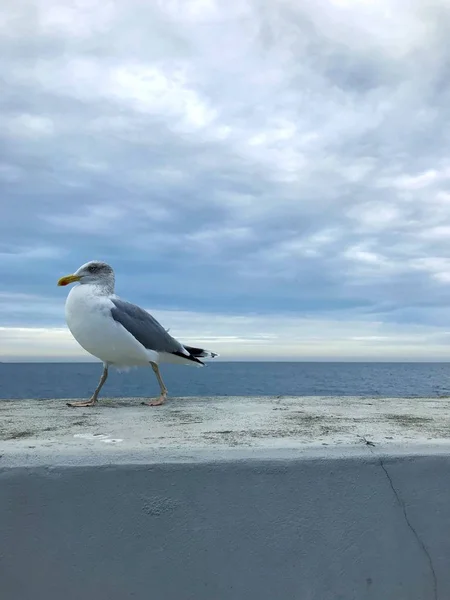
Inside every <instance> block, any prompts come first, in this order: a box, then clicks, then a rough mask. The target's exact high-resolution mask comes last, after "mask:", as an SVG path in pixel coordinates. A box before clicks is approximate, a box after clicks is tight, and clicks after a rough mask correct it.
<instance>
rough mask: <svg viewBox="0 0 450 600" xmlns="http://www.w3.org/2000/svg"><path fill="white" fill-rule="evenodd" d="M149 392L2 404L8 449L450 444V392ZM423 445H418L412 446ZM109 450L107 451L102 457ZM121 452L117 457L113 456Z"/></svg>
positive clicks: (41, 457) (141, 452)
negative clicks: (81, 401)
mask: <svg viewBox="0 0 450 600" xmlns="http://www.w3.org/2000/svg"><path fill="white" fill-rule="evenodd" d="M140 402H141V400H140V399H126V400H118V399H102V400H101V402H100V403H99V404H98V405H97V406H96V407H94V408H84V409H75V408H68V407H67V406H66V402H65V401H64V400H39V401H35V400H29V401H23V400H18V401H14V400H11V401H3V402H0V454H3V455H4V459H3V460H4V461H5V460H8V464H12V463H13V462H14V460H15V457H16V458H17V461H18V463H17V464H19V465H21V464H23V461H24V460H25V462H26V464H28V465H30V464H36V463H42V461H44V464H45V463H46V461H49V464H52V465H55V464H70V461H69V463H67V461H68V460H69V458H70V456H72V455H73V456H74V457H76V459H77V461H79V460H81V457H83V456H84V457H86V460H87V461H89V462H92V461H95V460H96V459H98V460H100V462H102V461H103V460H108V458H111V459H112V460H114V461H117V460H119V461H120V460H121V456H123V457H124V458H125V460H126V461H129V460H130V455H135V456H136V460H137V461H138V462H140V461H141V460H144V461H148V460H150V461H152V460H153V459H154V458H155V457H156V460H159V457H160V455H163V456H164V457H168V456H169V455H173V456H174V457H175V458H176V459H177V460H178V459H179V458H180V456H183V455H186V456H191V455H192V452H194V453H196V454H198V455H199V456H201V455H204V456H206V457H208V456H210V455H211V452H215V453H216V455H217V454H220V453H221V452H222V453H223V454H226V455H228V454H229V455H236V454H238V455H251V454H252V452H253V451H254V450H257V449H260V450H261V451H267V452H268V456H269V457H273V453H274V451H275V450H277V451H281V450H283V449H287V450H289V449H292V448H295V449H296V450H297V451H302V450H304V449H308V451H310V450H311V449H312V448H313V449H315V450H316V452H319V451H321V450H322V453H323V451H325V454H326V455H327V456H328V455H329V452H328V451H327V449H328V447H333V448H335V449H336V448H337V449H339V448H341V449H342V452H345V453H347V452H348V450H349V448H350V449H351V448H359V447H361V445H364V439H366V440H368V441H372V442H374V443H375V444H376V449H377V451H378V449H384V448H387V449H389V450H392V448H393V447H394V446H397V447H398V450H399V451H401V450H402V448H404V447H405V443H406V444H407V452H408V453H410V452H411V451H417V450H420V452H421V451H422V449H423V447H428V446H433V448H434V451H438V450H439V448H440V446H443V450H444V452H447V444H450V400H449V399H440V398H422V399H417V398H414V399H408V398H406V399H399V398H374V399H370V398H328V397H327V398H320V397H311V398H307V397H306V398H267V397H261V398H201V399H192V398H189V399H182V398H181V399H172V400H170V401H169V402H168V403H167V404H166V405H165V406H162V407H157V408H150V407H147V406H141V404H140ZM412 444H414V446H412ZM103 457H104V458H103ZM113 457H114V458H113Z"/></svg>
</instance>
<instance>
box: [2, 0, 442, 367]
mask: <svg viewBox="0 0 450 600" xmlns="http://www.w3.org/2000/svg"><path fill="white" fill-rule="evenodd" d="M449 39H450V3H449V1H448V0H435V1H431V2H428V1H427V2H425V1H424V0H409V1H408V2H406V1H400V0H398V1H397V0H361V1H359V2H356V1H353V0H314V2H312V1H310V0H261V1H257V0H255V1H253V0H250V1H247V0H227V1H226V2H225V1H223V0H221V1H217V2H214V1H213V0H210V1H208V0H198V1H197V0H196V1H191V0H179V1H173V0H161V1H156V0H153V1H152V2H143V1H142V0H127V2H125V1H122V2H109V1H108V0H105V1H104V2H100V1H97V2H94V1H93V0H81V1H79V2H70V1H62V2H59V3H57V2H55V1H53V0H4V1H3V2H2V3H1V6H0V81H1V91H0V204H1V219H0V359H1V358H2V357H3V358H4V359H18V360H23V359H33V358H34V359H39V360H42V359H44V360H45V359H49V360H50V359H55V358H57V359H59V360H66V359H71V358H75V359H86V358H87V355H86V354H85V353H84V351H82V350H81V349H80V348H79V347H78V346H77V344H76V343H75V342H74V341H73V340H72V338H71V337H70V334H69V333H68V332H67V330H66V327H65V322H64V302H65V298H66V295H67V291H68V290H67V288H57V287H56V281H57V279H58V278H59V277H60V276H61V275H64V274H66V273H70V272H73V271H74V270H76V269H77V268H78V267H79V266H80V265H81V264H82V263H84V262H86V261H88V260H91V259H100V260H105V261H107V262H109V263H110V264H111V265H112V266H113V267H114V268H115V270H116V281H117V293H118V294H119V295H120V296H122V297H124V298H126V299H127V300H130V301H132V302H135V303H137V304H140V305H141V306H143V307H144V308H147V309H148V310H150V311H151V312H152V313H153V314H154V315H155V316H156V317H157V318H158V319H159V320H160V321H161V322H162V323H163V325H164V326H166V327H169V328H170V330H171V333H172V334H173V335H175V336H177V337H179V338H180V339H181V340H182V341H186V342H196V343H203V344H205V345H206V346H207V347H209V348H211V349H213V350H216V351H218V352H219V353H220V354H221V355H222V357H223V358H224V359H235V358H236V359H243V358H257V359H268V358H269V359H313V360H314V359H319V360H326V359H332V360H346V359H350V360H351V359H359V360H361V359H371V360H403V359H413V360H434V359H437V360H448V359H449V358H450V122H449V117H450V87H449V86H450V59H449V53H448V40H449Z"/></svg>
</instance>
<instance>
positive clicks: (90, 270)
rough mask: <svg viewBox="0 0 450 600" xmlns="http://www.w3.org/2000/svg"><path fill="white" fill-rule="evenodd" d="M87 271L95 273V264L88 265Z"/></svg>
mask: <svg viewBox="0 0 450 600" xmlns="http://www.w3.org/2000/svg"><path fill="white" fill-rule="evenodd" d="M88 271H89V273H95V271H96V268H95V266H94V265H91V266H90V267H88Z"/></svg>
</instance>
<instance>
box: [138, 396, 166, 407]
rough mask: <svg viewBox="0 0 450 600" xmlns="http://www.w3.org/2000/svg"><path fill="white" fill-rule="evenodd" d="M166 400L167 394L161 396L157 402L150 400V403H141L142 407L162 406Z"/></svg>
mask: <svg viewBox="0 0 450 600" xmlns="http://www.w3.org/2000/svg"><path fill="white" fill-rule="evenodd" d="M166 400H167V394H161V396H160V397H159V398H158V399H157V400H151V401H150V402H142V404H143V405H144V406H162V405H163V404H164V403H165V401H166Z"/></svg>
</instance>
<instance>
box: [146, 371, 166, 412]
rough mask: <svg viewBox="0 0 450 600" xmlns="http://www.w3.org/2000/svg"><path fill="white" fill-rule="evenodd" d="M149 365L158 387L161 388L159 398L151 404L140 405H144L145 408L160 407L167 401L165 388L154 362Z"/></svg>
mask: <svg viewBox="0 0 450 600" xmlns="http://www.w3.org/2000/svg"><path fill="white" fill-rule="evenodd" d="M150 364H151V365H152V369H153V372H154V374H155V375H156V379H157V380H158V383H159V387H160V388H161V396H160V397H159V398H158V399H157V400H153V401H152V402H143V403H142V404H146V405H147V406H161V404H164V402H165V401H166V400H167V388H166V386H165V385H164V381H163V380H162V377H161V373H160V372H159V367H158V365H157V364H156V363H154V362H151V363H150Z"/></svg>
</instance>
